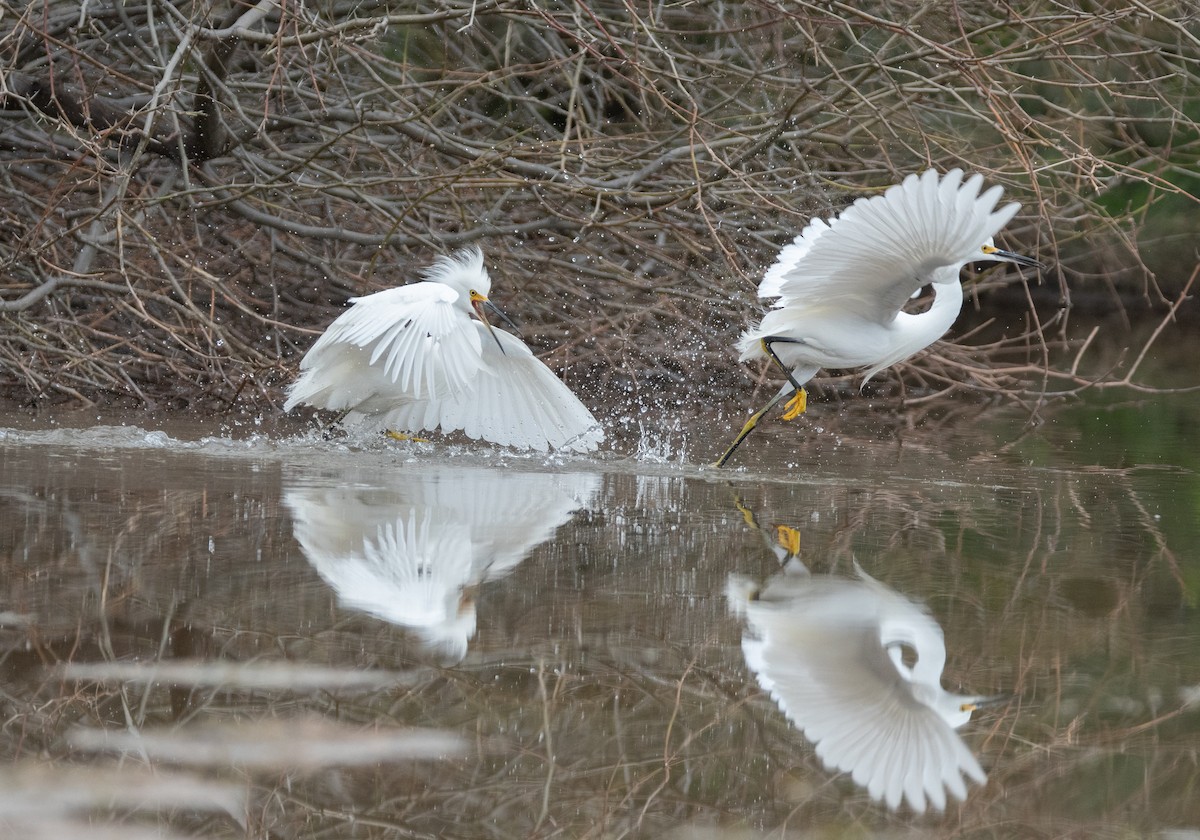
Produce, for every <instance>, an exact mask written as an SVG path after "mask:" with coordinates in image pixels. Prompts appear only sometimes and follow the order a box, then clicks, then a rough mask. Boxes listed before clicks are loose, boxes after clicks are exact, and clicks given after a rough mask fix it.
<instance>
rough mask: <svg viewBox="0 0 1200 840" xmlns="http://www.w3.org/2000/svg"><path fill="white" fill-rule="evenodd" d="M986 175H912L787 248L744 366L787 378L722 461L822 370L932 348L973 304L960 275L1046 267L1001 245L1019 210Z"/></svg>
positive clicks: (884, 361) (748, 338) (788, 415)
mask: <svg viewBox="0 0 1200 840" xmlns="http://www.w3.org/2000/svg"><path fill="white" fill-rule="evenodd" d="M982 186H983V178H982V177H980V176H979V175H972V176H971V177H970V178H968V179H967V180H965V181H964V180H963V173H962V170H961V169H952V170H950V171H949V172H947V173H946V174H945V175H944V176H939V175H938V173H937V172H935V171H934V170H932V169H931V170H929V171H927V172H925V173H924V174H922V175H921V176H919V177H918V176H917V175H909V176H908V177H907V178H905V179H904V181H903V182H902V183H900V184H896V185H895V186H893V187H890V188H889V189H888V190H887V191H886V192H885V193H883V195H878V196H873V197H871V198H860V199H858V200H857V201H855V202H854V203H853V204H851V205H850V206H849V207H847V208H846V209H845V210H844V211H842V213H841V215H839V216H837V217H836V218H834V219H832V220H829V221H826V220H824V219H813V220H812V221H811V222H810V223H809V224H808V226H807V227H806V228H805V229H804V230H803V231H801V233H800V235H799V236H797V237H796V238H795V240H794V241H792V242H791V243H790V244H788V245H787V246H785V247H784V248H783V250H782V251H781V252H780V254H779V259H778V260H776V262H775V264H774V265H773V266H771V268H770V269H769V270H768V271H767V273H766V275H765V276H764V277H763V280H762V282H761V283H760V284H759V287H758V294H759V297H762V298H767V299H775V304H774V308H772V309H771V311H770V312H768V313H767V314H766V315H765V316H764V317H763V319H762V321H761V322H760V323H759V325H758V326H757V327H755V328H754V329H752V330H749V331H747V332H746V333H744V334H743V335H742V337H741V339H740V340H739V341H738V344H737V348H738V350H739V351H740V353H741V357H740V358H741V361H743V362H745V361H750V360H752V359H763V358H769V359H771V360H772V361H773V362H775V364H777V365H778V366H779V367H780V368H782V369H783V371H784V373H785V374H786V375H787V378H788V381H787V383H785V384H784V386H783V388H782V389H781V390H780V391H779V393H778V394H776V395H775V396H774V397H772V398H771V400H770V401H769V402H768V403H767V404H766V405H765V406H763V407H762V408H761V409H759V410H758V411H756V412H754V414H752V415H751V416H750V419H749V420H747V421H746V425H745V426H744V427H743V428H742V431H741V432H740V433H739V434H738V436H737V439H736V440H734V442H733V444H732V445H731V446H730V447H729V449H727V450H726V451H725V454H724V455H722V456H721V457H720V459H719V460H718V461H717V463H716V466H718V467H719V466H722V465H724V464H725V462H726V461H728V460H729V457H730V456H731V455H733V452H734V450H735V449H737V448H738V446H739V445H740V444H741V442H742V441H743V440H745V439H746V437H747V436H748V435H749V434H750V432H752V431H753V430H754V427H755V426H757V425H758V421H759V420H760V419H761V418H762V416H763V415H764V414H766V413H767V412H768V411H770V410H771V409H772V408H773V407H774V406H775V405H776V404H777V403H778V402H779V401H780V400H782V399H783V398H784V397H788V396H789V395H790V397H791V399H790V400H789V401H788V403H787V411H786V412H785V413H784V415H783V417H784V419H785V420H791V419H792V418H794V417H796V416H798V415H799V414H801V413H802V412H803V411H804V409H805V406H806V403H807V399H808V395H807V393H806V392H805V390H804V384H805V383H806V382H808V380H810V379H812V377H813V376H814V375H815V374H816V373H817V371H818V370H820V369H821V368H837V369H845V368H866V371H865V374H864V378H863V383H864V384H865V383H866V381H867V380H868V379H870V378H871V377H872V376H874V375H875V374H876V373H878V372H879V371H881V370H883V369H884V368H886V367H888V366H890V365H894V364H896V363H897V362H899V361H902V360H904V359H906V358H908V357H909V356H911V355H913V354H914V353H916V352H917V351H919V350H921V349H923V348H925V347H927V346H929V345H930V344H932V343H933V342H934V341H937V339H939V338H941V336H942V335H943V334H944V333H945V332H946V330H948V329H949V328H950V325H951V324H953V323H954V319H955V318H957V317H958V311H959V309H960V308H961V307H962V299H963V291H962V286H961V285H960V283H959V270H960V269H961V268H962V267H963V266H964V265H966V264H967V263H970V262H978V261H983V260H993V261H998V262H1012V263H1016V264H1017V265H1023V266H1035V267H1036V266H1040V263H1038V262H1037V261H1036V260H1033V259H1030V258H1029V257H1024V256H1021V255H1019V254H1012V253H1009V252H1008V251H1001V250H999V249H998V248H996V246H995V244H993V241H992V238H993V237H994V236H995V235H996V233H998V232H999V230H1000V229H1001V228H1002V227H1004V225H1006V224H1007V223H1008V222H1009V220H1010V219H1012V217H1013V216H1014V215H1016V213H1017V210H1018V209H1019V207H1020V205H1018V204H1006V205H1004V206H1003V207H1001V208H999V209H996V204H997V203H998V202H999V201H1000V195H1001V192H1002V190H1001V188H1000V187H998V186H995V187H992V188H991V189H989V190H987V191H986V192H983V193H980V189H981V187H982ZM927 285H932V287H933V289H934V292H935V295H934V300H933V304H932V306H930V308H929V309H928V310H927V311H925V312H922V313H920V314H916V315H914V314H910V313H907V312H904V311H902V307H903V306H904V304H905V302H906V301H907V300H908V299H909V298H911V297H913V296H914V295H915V294H916V293H917V292H918V291H920V290H921V289H922V288H924V287H925V286H927Z"/></svg>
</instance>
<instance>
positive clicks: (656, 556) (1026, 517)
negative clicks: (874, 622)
mask: <svg viewBox="0 0 1200 840" xmlns="http://www.w3.org/2000/svg"><path fill="white" fill-rule="evenodd" d="M1073 412H1074V413H1073ZM1198 413H1200V412H1197V410H1196V404H1195V402H1194V400H1192V401H1189V400H1188V399H1176V400H1174V401H1171V402H1168V401H1164V400H1156V401H1149V402H1137V403H1128V404H1108V405H1104V406H1096V405H1091V406H1082V405H1081V406H1078V407H1075V408H1071V409H1066V410H1063V411H1060V412H1058V413H1056V414H1052V415H1049V416H1048V417H1047V418H1046V421H1047V422H1045V423H1043V424H1041V425H1038V426H1030V425H1029V424H1028V423H1027V422H1026V421H1027V418H1026V417H1022V416H1019V415H1017V414H1015V413H1012V412H997V411H989V412H981V413H978V414H976V415H973V416H970V417H965V418H964V417H958V418H945V419H943V420H941V421H937V422H935V420H934V419H933V418H932V417H930V418H926V419H924V420H923V421H922V422H921V423H920V424H919V426H918V427H917V428H915V429H900V430H897V429H895V428H887V429H880V428H878V427H872V426H870V425H869V424H868V425H867V426H864V427H859V428H854V427H853V424H852V423H846V424H839V425H838V426H837V428H836V429H834V428H833V424H832V423H829V422H825V423H822V421H821V419H820V411H817V412H814V416H813V418H810V419H809V420H808V421H801V422H808V423H809V425H808V426H807V427H806V428H805V429H804V430H803V431H797V428H798V427H796V426H794V425H793V426H791V427H784V426H780V425H778V424H775V425H773V426H771V427H770V428H766V427H764V429H763V431H762V433H761V434H756V436H755V437H754V438H752V439H751V441H750V442H749V443H748V444H747V445H746V449H745V451H744V452H743V453H739V458H740V459H741V460H740V464H741V465H740V466H738V467H737V468H735V469H733V470H726V471H716V470H712V469H709V468H705V467H701V466H697V465H696V463H695V462H700V461H702V460H706V459H707V458H710V457H711V455H712V454H715V450H717V449H719V445H718V444H719V443H720V442H723V441H724V439H725V437H726V436H727V434H728V431H729V430H726V429H721V430H719V431H718V430H712V434H711V441H710V440H709V439H708V436H707V435H705V436H699V435H697V434H695V433H694V432H693V433H690V434H689V435H687V436H686V439H687V441H688V443H687V447H689V448H692V449H696V450H703V451H697V452H695V453H693V452H691V451H688V449H687V448H685V447H684V439H685V436H684V435H683V434H682V433H678V434H673V433H672V432H670V431H665V432H661V433H659V434H658V435H655V436H651V435H646V436H644V437H643V438H640V439H637V440H630V441H625V442H623V443H622V442H618V446H619V447H623V449H624V451H626V452H629V453H631V454H630V455H629V456H620V455H607V456H601V457H599V458H595V459H586V458H553V457H552V458H545V457H540V456H522V455H514V454H511V453H505V452H502V451H499V450H493V449H487V448H469V447H460V446H449V447H447V446H439V445H432V444H394V443H383V442H377V441H367V442H348V441H326V440H323V439H321V438H320V436H319V435H313V434H308V433H303V434H295V433H294V432H286V433H272V434H269V435H268V434H263V433H247V432H245V431H241V430H233V431H231V430H209V431H207V432H205V431H204V430H203V429H196V428H195V427H192V428H184V427H182V426H177V425H172V424H170V423H166V424H164V425H163V426H162V427H161V428H158V427H156V428H155V429H154V430H147V429H146V428H145V425H146V424H145V423H144V421H143V422H141V423H139V421H138V419H137V418H134V419H133V420H131V421H128V422H129V425H125V426H90V427H88V428H83V429H68V428H63V427H55V428H41V429H28V428H25V429H21V430H17V429H14V428H9V429H8V430H5V431H0V476H2V477H0V557H3V558H4V562H5V575H4V584H3V589H0V639H2V649H3V675H4V705H5V712H6V714H5V721H6V725H5V729H4V735H3V744H4V750H5V755H6V757H7V758H8V760H9V768H8V769H7V770H6V771H5V773H6V784H5V785H4V788H5V790H6V793H4V794H2V795H0V821H3V822H4V823H5V824H7V825H8V826H9V827H10V830H13V831H16V830H18V829H19V833H20V834H21V835H22V836H56V837H61V836H120V837H137V836H140V834H139V833H145V835H146V836H155V837H161V836H182V837H196V836H200V837H246V836H250V837H268V836H270V837H291V836H297V837H298V836H304V837H414V836H415V837H493V836H494V837H531V836H538V837H551V836H564V837H621V836H651V837H660V836H669V837H739V838H740V837H754V836H776V837H778V836H870V835H874V834H880V835H887V836H896V835H904V836H910V835H911V836H972V837H974V836H980V837H985V836H986V837H992V836H1002V837H1008V836H1055V837H1057V836H1079V837H1085V836H1098V835H1102V836H1122V837H1124V836H1157V835H1160V834H1161V833H1162V832H1164V831H1166V830H1168V829H1193V830H1197V829H1200V796H1197V795H1196V791H1197V789H1198V788H1200V784H1198V782H1200V768H1198V766H1197V762H1196V758H1195V757H1196V754H1197V751H1198V749H1200V613H1198V612H1197V609H1196V605H1195V603H1196V594H1197V592H1198V591H1200V557H1198V556H1197V551H1196V546H1197V544H1198V538H1200V533H1198V530H1200V477H1198V473H1197V463H1196V461H1197V457H1198V456H1197V454H1196V451H1197V450H1196V447H1195V446H1194V437H1193V436H1192V434H1191V431H1190V430H1191V428H1193V427H1194V426H1193V425H1192V424H1194V422H1195V420H1196V418H1197V414H1198ZM814 418H815V419H814ZM827 419H828V418H827ZM0 425H3V424H0ZM11 425H16V424H10V426H11ZM666 428H670V427H666ZM642 431H643V433H645V430H644V429H643V430H642ZM206 434H207V435H208V436H207V437H206V436H205V435H206ZM710 443H711V446H710V445H709V444H710ZM709 449H712V450H714V451H713V452H711V453H710V452H709V451H708V450H709ZM780 525H783V526H788V527H789V528H791V529H794V530H795V532H797V533H798V535H799V554H798V557H797V558H796V559H795V560H793V561H791V562H792V563H793V564H796V563H799V564H802V566H803V569H804V570H806V571H808V572H811V575H812V579H813V580H816V581H818V582H819V584H820V585H821V586H823V587H827V588H828V587H833V588H835V589H838V588H839V587H841V588H844V587H845V586H847V585H850V584H854V583H855V582H861V581H862V580H864V578H863V577H862V575H864V574H865V575H867V576H869V579H870V580H872V581H874V582H876V583H877V584H878V585H879V586H880V587H882V588H883V590H885V591H886V592H887V593H889V595H888V597H893V596H894V597H895V598H896V599H900V600H898V601H897V602H896V603H901V604H911V605H913V608H914V609H916V610H917V611H918V612H920V611H924V612H925V614H927V615H928V618H929V619H931V620H932V621H933V622H934V623H935V625H934V626H935V627H940V629H941V633H942V635H943V638H944V651H945V660H946V661H945V669H944V673H943V675H942V685H943V686H944V687H945V689H946V690H948V691H950V692H956V693H960V694H964V695H1003V697H1004V699H1003V700H1002V701H1001V702H998V703H995V704H992V705H988V706H986V707H984V708H981V709H979V710H977V711H976V712H975V713H974V715H973V716H972V718H971V720H970V722H968V723H966V724H965V725H964V726H962V727H961V728H960V729H958V730H957V733H956V734H954V735H953V737H954V738H956V739H961V742H962V744H964V745H965V747H966V748H967V749H968V750H969V753H970V755H972V756H974V757H975V759H976V760H977V761H978V764H979V768H980V770H981V771H982V773H984V774H986V781H985V782H984V783H983V784H979V783H977V782H976V781H974V780H971V779H965V782H964V789H965V792H966V794H967V795H966V799H965V801H958V800H957V799H955V798H954V796H953V795H952V794H951V795H950V796H949V801H948V802H947V803H946V807H945V810H944V811H938V810H937V809H936V808H935V807H933V805H932V804H930V805H929V806H927V807H926V810H925V812H924V813H916V812H915V811H914V808H913V807H912V805H911V802H910V803H903V804H900V805H899V807H897V808H891V807H889V805H888V803H887V802H886V801H879V800H878V799H877V798H873V797H872V795H871V792H870V791H869V790H868V789H867V788H865V787H863V786H862V785H860V784H857V783H856V782H855V781H854V779H853V778H851V776H852V774H851V773H840V772H836V771H834V770H831V769H830V768H829V767H828V766H826V764H825V763H824V762H823V761H822V759H821V758H820V757H818V755H817V753H816V750H815V749H814V745H813V743H811V742H810V740H809V739H807V738H806V737H805V735H804V734H803V733H802V732H801V731H800V730H799V728H798V727H797V725H795V723H794V722H793V721H792V720H789V717H788V716H786V715H785V714H784V712H783V710H781V708H780V705H779V704H777V703H776V702H775V701H774V700H773V699H772V698H771V696H770V694H769V693H768V692H767V691H765V690H764V687H763V686H764V685H765V684H766V683H763V682H761V680H762V674H761V673H760V666H761V662H755V661H754V655H755V654H754V647H753V644H754V642H755V641H756V639H757V636H756V634H757V633H758V632H759V630H760V629H761V628H759V629H756V628H755V627H754V626H753V624H754V622H753V621H752V620H751V617H749V616H748V615H747V614H746V611H745V609H744V606H745V605H744V604H743V605H742V606H743V608H742V609H739V608H738V604H737V596H736V593H737V592H738V591H739V590H737V586H738V585H741V586H744V587H750V588H753V587H755V586H756V585H757V586H765V587H770V586H771V585H772V583H773V582H774V583H775V584H776V585H778V582H779V581H781V580H784V579H785V578H784V577H781V576H785V575H786V574H787V571H786V570H785V568H784V566H783V565H782V563H781V558H782V561H783V562H787V557H786V556H785V552H784V550H783V549H782V548H781V547H780V543H779V541H778V540H779V537H780V533H781V532H780V531H778V526H780ZM782 533H788V532H787V531H784V532H782ZM766 591H769V590H764V592H766ZM839 591H841V590H839ZM730 595H733V597H730ZM764 597H765V595H764ZM864 609H865V608H864ZM836 620H838V619H836V618H835V619H830V621H836ZM818 629H820V628H818ZM850 632H851V631H847V634H849V633H850ZM746 639H749V640H750V642H751V644H750V645H749V646H746V645H744V644H743V643H744V641H745V640H746ZM839 643H840V642H839V638H838V636H837V634H834V635H831V636H830V637H829V641H827V643H826V644H827V645H836V644H839ZM801 652H802V650H801ZM912 654H913V652H912V651H911V650H906V651H905V656H908V657H909V660H908V661H909V664H910V665H911V657H912ZM839 655H840V654H839ZM748 656H749V657H750V661H748ZM847 657H848V658H847V671H848V672H849V671H850V669H851V668H852V667H854V660H852V659H851V658H850V655H849V654H847ZM778 676H779V675H778V673H775V677H776V680H777V681H778ZM768 687H769V685H768ZM870 700H871V698H870V697H866V698H863V699H862V700H861V704H862V706H863V707H864V708H865V707H866V706H867V705H869V701H870ZM785 705H786V704H785ZM844 705H845V706H847V707H848V709H847V714H849V715H853V714H854V713H855V712H856V711H857V708H858V702H856V701H855V700H853V699H846V700H845V701H844ZM796 708H797V707H795V706H793V708H791V709H790V710H789V711H790V713H792V715H793V718H794V717H795V716H796ZM862 726H863V728H864V731H870V730H869V729H868V728H867V727H868V724H867V723H863V724H862ZM951 732H953V730H951ZM910 752H911V751H910ZM132 791H137V793H136V794H134V793H131V792H132ZM13 827H16V828H13Z"/></svg>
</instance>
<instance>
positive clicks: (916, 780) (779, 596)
mask: <svg viewBox="0 0 1200 840" xmlns="http://www.w3.org/2000/svg"><path fill="white" fill-rule="evenodd" d="M727 594H728V597H729V601H730V606H731V608H732V609H733V610H734V611H735V612H736V613H738V614H740V615H744V616H745V618H746V622H747V627H748V631H749V632H748V633H747V635H746V636H745V637H744V638H743V641H742V650H743V653H744V654H745V657H746V663H747V665H749V667H750V669H751V670H752V671H754V673H755V674H756V675H757V677H758V682H759V684H760V685H761V686H762V688H763V689H764V690H765V691H767V692H768V693H769V694H770V695H771V697H772V698H773V699H774V700H775V702H776V703H777V704H778V705H779V708H780V709H781V710H782V711H783V713H784V714H785V715H786V716H787V717H788V719H789V720H791V722H792V723H793V724H795V725H796V727H797V728H799V729H800V730H801V731H802V732H803V733H804V736H805V737H806V738H807V739H808V740H809V741H811V742H812V743H813V745H814V746H815V748H816V752H817V755H818V756H819V757H820V758H821V760H822V761H823V762H824V763H825V765H826V766H827V767H829V768H830V769H832V770H840V771H843V772H846V773H849V774H850V776H851V778H853V780H854V781H855V783H857V784H859V785H861V786H862V787H864V788H866V790H867V792H868V794H869V795H870V796H871V798H872V799H875V800H877V801H882V802H885V803H886V804H887V806H888V807H889V808H892V809H896V808H899V807H900V803H901V801H902V800H907V802H908V805H909V807H910V808H911V809H912V810H913V811H915V812H917V813H923V812H924V811H925V810H926V808H927V807H933V808H934V809H936V810H939V811H941V810H944V809H945V807H946V803H947V797H946V794H947V793H949V794H950V795H951V796H953V797H955V798H957V799H960V800H962V799H966V796H967V787H966V780H970V781H974V782H977V783H978V784H984V782H985V781H986V779H987V777H986V776H985V774H984V772H983V769H982V768H981V767H980V766H979V762H978V761H977V760H976V758H975V756H974V755H973V754H972V753H971V751H970V750H969V749H968V748H967V746H966V744H964V743H963V741H962V738H960V737H959V735H958V733H957V732H955V729H956V728H958V727H960V726H962V725H963V724H965V723H966V722H967V721H968V720H970V718H971V711H972V710H973V709H974V708H975V703H977V702H979V701H980V700H981V699H982V698H972V697H963V696H960V695H956V694H950V693H948V692H946V691H944V690H943V689H942V686H941V674H942V668H943V667H944V666H945V663H946V648H945V643H944V640H943V637H942V630H941V628H940V627H938V625H937V623H936V622H935V621H934V620H933V619H932V618H931V617H930V616H929V614H928V613H926V612H925V611H924V610H923V609H921V608H920V607H919V606H917V605H916V604H914V603H913V602H912V601H910V600H909V599H907V598H905V597H904V596H902V595H900V594H899V593H897V592H895V591H894V590H892V589H890V588H888V587H886V586H884V585H883V584H881V583H879V582H878V581H876V580H874V579H873V578H871V577H869V576H868V575H866V574H865V573H863V572H861V570H860V579H858V580H845V579H841V578H835V577H828V576H812V577H810V576H809V575H808V572H807V570H805V569H804V567H803V566H802V565H801V564H800V563H799V561H796V560H793V561H791V562H790V563H789V565H788V569H787V571H785V572H784V573H783V574H781V575H779V576H777V577H775V578H773V579H772V580H771V581H769V582H768V584H767V586H766V587H765V588H764V589H762V590H761V591H759V590H758V589H757V587H755V586H754V585H753V583H752V582H749V581H747V580H746V579H744V578H740V577H738V576H736V575H735V576H733V577H731V579H730V582H729V585H728V587H727ZM904 648H908V649H910V650H911V651H914V652H915V653H916V656H917V659H916V662H915V663H914V664H912V665H911V666H908V665H906V664H905V663H904V661H903V656H902V654H903V650H904Z"/></svg>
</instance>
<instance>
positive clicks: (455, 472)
mask: <svg viewBox="0 0 1200 840" xmlns="http://www.w3.org/2000/svg"><path fill="white" fill-rule="evenodd" d="M356 478H361V477H359V476H356ZM599 485H600V477H599V476H598V475H595V474H592V473H535V472H515V471H509V472H500V471H498V470H496V469H487V468H482V467H461V466H453V467H451V466H445V465H443V466H439V467H437V468H436V469H430V470H427V471H420V470H419V469H411V468H407V467H406V468H405V469H404V470H403V471H402V472H399V473H393V474H390V475H389V476H388V477H387V478H384V479H381V481H380V482H379V483H366V484H364V483H361V480H360V481H359V482H358V483H355V484H354V485H351V486H336V487H329V486H312V485H307V486H306V485H301V486H295V487H292V488H290V489H288V490H287V491H286V492H285V494H284V504H285V505H286V506H287V507H288V509H289V510H290V511H291V513H292V521H293V532H294V533H295V536H296V540H297V541H298V542H299V543H300V547H301V548H302V549H303V550H304V554H305V556H306V557H307V558H308V561H309V562H310V563H311V564H312V565H313V567H314V568H315V569H316V570H317V572H318V573H319V574H320V575H321V577H322V578H323V579H324V580H325V582H326V583H328V584H329V585H330V586H331V587H332V588H333V589H334V591H335V592H337V594H338V600H339V602H340V603H341V605H342V606H344V607H348V608H351V609H356V610H361V611H363V612H366V613H369V614H371V615H373V616H376V617H377V618H381V619H383V620H384V621H388V622H391V623H393V624H398V625H402V626H404V627H408V628H410V629H412V630H414V631H415V632H416V634H417V635H418V636H419V637H420V638H421V639H422V640H423V642H424V643H425V644H426V646H427V647H429V648H431V649H434V650H435V651H436V652H437V653H439V654H440V655H441V656H443V657H444V658H445V659H446V660H448V661H452V662H457V661H459V660H461V659H462V658H463V656H465V655H466V652H467V642H468V641H469V640H470V638H471V637H472V636H473V635H474V634H475V602H474V597H473V589H474V587H475V586H477V585H478V584H480V583H482V582H483V581H485V580H494V579H496V578H500V577H503V576H504V575H506V574H508V573H509V572H511V571H512V570H513V569H515V568H516V567H517V566H518V565H519V564H520V563H521V561H522V560H524V559H525V557H526V556H527V555H528V554H529V552H531V551H532V550H533V549H534V547H536V546H537V545H538V544H540V543H542V542H545V541H546V540H548V539H550V537H551V536H553V534H554V532H555V530H556V529H557V528H558V526H560V525H562V524H563V523H564V522H566V521H567V519H569V518H570V516H571V513H572V512H573V511H575V510H578V509H580V508H587V507H590V506H591V505H592V502H593V499H594V497H595V495H596V492H597V490H598V489H599Z"/></svg>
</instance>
